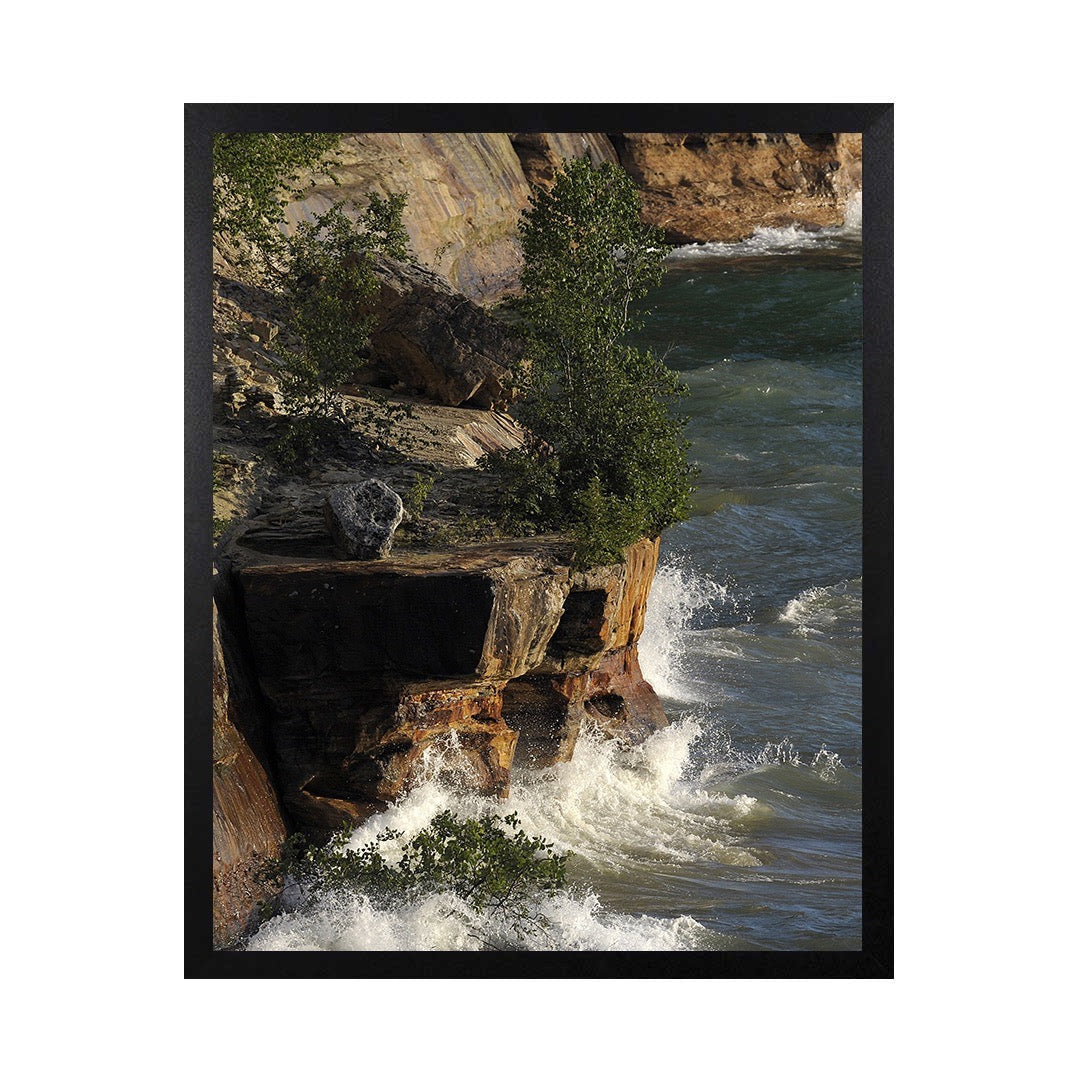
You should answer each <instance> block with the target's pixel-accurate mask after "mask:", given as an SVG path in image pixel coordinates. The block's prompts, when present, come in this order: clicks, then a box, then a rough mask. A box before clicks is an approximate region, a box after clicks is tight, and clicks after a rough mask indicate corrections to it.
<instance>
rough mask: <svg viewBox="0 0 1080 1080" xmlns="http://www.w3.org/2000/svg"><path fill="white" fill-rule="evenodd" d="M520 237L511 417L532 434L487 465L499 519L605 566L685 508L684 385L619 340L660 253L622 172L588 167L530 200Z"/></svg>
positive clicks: (574, 166) (636, 315)
mask: <svg viewBox="0 0 1080 1080" xmlns="http://www.w3.org/2000/svg"><path fill="white" fill-rule="evenodd" d="M518 231H519V235H520V238H521V243H522V249H523V251H524V255H525V266H524V270H523V271H522V276H521V280H522V286H523V290H524V294H523V296H522V298H521V300H520V302H519V304H518V309H519V311H520V313H521V314H522V316H523V319H524V326H525V329H526V334H527V336H528V339H529V345H530V348H529V353H528V363H527V365H526V366H524V367H523V370H522V372H521V380H522V384H523V389H524V397H523V401H522V403H521V405H520V407H519V412H520V416H521V419H522V420H523V422H524V423H525V424H526V426H527V427H528V428H529V430H530V431H531V432H532V439H531V441H530V443H529V444H528V445H527V446H526V447H525V448H524V449H522V450H520V451H516V452H514V453H511V454H507V455H499V456H492V457H491V458H490V459H489V462H488V464H489V467H490V468H491V469H493V470H494V471H495V472H497V473H498V474H499V475H500V477H501V478H502V481H503V487H504V491H505V493H506V516H507V519H508V521H509V522H510V523H512V524H516V525H517V526H518V527H520V528H526V529H542V528H556V529H568V530H570V531H572V532H573V533H574V535H575V537H576V559H577V561H578V563H579V564H582V565H594V564H596V563H601V562H611V561H615V560H616V559H618V558H620V557H621V554H622V550H623V549H624V548H625V546H626V545H627V544H630V543H632V542H633V541H635V540H637V539H639V538H640V537H642V536H647V535H655V534H657V533H659V532H660V531H661V530H662V529H664V528H666V527H667V526H668V525H671V524H673V523H675V522H676V521H680V520H682V519H684V518H685V517H686V515H687V513H688V510H689V496H690V490H691V488H690V480H691V477H692V475H693V469H692V468H691V466H690V465H689V464H688V462H687V458H686V450H687V446H688V444H687V442H686V440H685V438H684V437H683V434H682V432H683V426H684V423H685V421H684V420H683V419H681V418H680V417H679V416H677V415H676V414H675V413H674V412H673V410H672V405H673V403H674V402H675V400H676V399H677V398H678V397H679V396H680V395H681V394H683V393H684V392H685V388H684V387H683V386H682V385H681V383H680V382H679V379H678V377H677V376H676V374H675V373H674V372H673V371H671V370H670V369H669V368H668V367H667V366H666V365H665V364H664V363H663V362H662V361H661V360H659V359H657V358H656V357H654V356H653V355H652V354H651V353H650V352H648V351H646V352H642V351H640V350H638V349H636V348H634V347H632V346H630V345H629V344H627V343H626V338H627V336H628V335H629V334H631V333H632V332H633V331H634V330H636V329H638V328H640V325H641V320H642V318H643V316H644V314H645V313H644V312H643V311H642V310H640V307H639V306H638V305H637V302H638V301H640V300H641V299H642V298H643V297H644V296H645V295H646V294H647V292H648V291H649V289H650V288H651V287H653V286H655V285H656V284H658V283H659V281H660V279H661V277H662V275H663V260H664V257H665V256H666V254H667V253H668V251H669V250H670V248H668V247H666V246H665V244H664V242H663V237H662V235H661V234H660V232H659V231H658V230H656V229H655V228H653V227H651V226H648V225H645V224H644V223H643V222H642V221H641V218H640V211H639V204H638V196H637V192H636V190H635V189H634V186H633V183H632V182H631V180H630V178H629V177H628V176H627V175H626V173H625V172H624V171H623V170H622V169H620V168H619V167H618V166H617V165H614V164H612V163H610V162H604V163H603V164H601V165H600V166H598V167H594V166H592V165H591V164H590V163H589V161H588V160H586V159H579V160H576V161H568V162H565V163H564V164H563V166H562V168H561V169H559V170H558V171H557V172H556V174H555V180H554V184H553V185H552V187H551V188H550V190H547V191H540V192H538V193H536V194H535V195H533V196H532V198H531V200H530V207H529V209H527V210H526V211H525V212H524V213H523V215H522V219H521V222H520V225H519V230H518Z"/></svg>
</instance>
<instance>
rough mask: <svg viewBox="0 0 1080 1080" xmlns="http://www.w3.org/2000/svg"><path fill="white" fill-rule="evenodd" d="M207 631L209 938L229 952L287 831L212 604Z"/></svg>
mask: <svg viewBox="0 0 1080 1080" xmlns="http://www.w3.org/2000/svg"><path fill="white" fill-rule="evenodd" d="M213 627H214V640H213V702H214V705H213V709H214V714H213V739H214V749H213V754H214V761H213V769H214V775H213V785H212V791H213V821H214V849H213V858H214V869H213V887H214V907H213V920H214V930H213V936H214V942H215V944H217V945H227V944H229V943H231V942H233V941H235V940H236V939H237V938H238V937H239V936H240V935H241V934H242V933H243V932H244V931H245V930H246V929H247V928H248V926H249V924H250V921H251V918H252V914H253V912H254V911H255V909H256V907H257V905H258V904H259V902H260V901H264V900H270V899H271V898H272V897H273V895H274V890H272V889H271V888H269V887H268V886H267V885H265V884H264V883H261V882H260V881H259V879H258V870H259V868H260V866H261V863H262V860H263V859H271V858H275V857H276V856H277V855H278V853H279V851H280V849H281V844H282V842H283V841H284V839H285V836H286V830H285V823H284V820H283V819H282V816H281V808H280V806H279V805H278V799H277V794H276V792H275V790H274V786H273V784H272V782H271V780H270V778H269V776H268V774H267V769H266V767H265V765H264V764H263V761H265V759H266V754H267V747H266V744H265V739H266V729H265V722H264V717H263V716H262V715H261V712H260V710H261V705H260V702H259V700H258V698H257V696H256V695H255V694H254V693H253V692H252V688H251V687H250V686H249V685H248V682H247V679H246V676H245V665H244V663H243V661H242V660H241V659H240V657H239V644H238V643H237V642H236V640H235V639H234V637H233V635H232V633H231V632H230V631H229V629H228V628H227V627H225V626H223V625H222V621H221V618H220V615H219V613H218V610H217V605H216V604H215V605H214V612H213ZM256 748H257V749H258V751H259V752H260V753H259V754H257V753H256ZM260 756H262V758H263V760H260Z"/></svg>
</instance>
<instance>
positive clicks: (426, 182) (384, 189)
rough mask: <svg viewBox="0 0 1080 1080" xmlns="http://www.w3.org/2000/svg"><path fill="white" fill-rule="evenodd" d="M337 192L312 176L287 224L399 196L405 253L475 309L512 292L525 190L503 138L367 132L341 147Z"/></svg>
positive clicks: (518, 264) (352, 136)
mask: <svg viewBox="0 0 1080 1080" xmlns="http://www.w3.org/2000/svg"><path fill="white" fill-rule="evenodd" d="M339 160H340V164H339V165H338V166H337V167H336V168H335V170H334V175H335V176H336V178H337V180H338V184H337V185H334V184H332V183H330V182H328V181H326V179H325V178H320V177H316V178H315V180H316V183H315V185H314V186H313V187H311V188H310V189H309V190H308V193H307V195H306V197H305V198H304V199H302V200H300V201H297V202H295V203H293V204H292V205H290V206H289V207H288V208H287V210H286V218H287V219H288V221H289V222H290V224H292V225H295V224H296V223H297V222H300V221H303V220H305V219H310V218H311V217H312V216H313V215H314V214H318V213H322V212H323V211H324V210H326V209H327V208H328V207H330V206H331V205H332V204H333V203H335V202H339V201H341V200H342V199H346V200H350V199H351V200H354V201H356V202H358V203H359V204H360V205H361V206H363V205H365V204H366V203H367V199H368V196H369V194H370V193H371V192H377V193H378V194H380V195H390V194H396V193H405V194H406V195H408V204H407V205H406V207H405V211H404V213H403V215H402V221H403V223H404V225H405V228H406V229H407V230H408V233H409V239H410V240H411V242H412V248H413V251H414V252H415V253H416V255H417V257H418V258H419V259H420V261H421V262H422V263H423V264H424V265H425V266H429V267H432V268H433V269H435V270H437V271H438V272H439V273H440V274H443V275H445V277H447V278H448V279H449V281H450V282H451V283H452V284H453V285H454V287H455V288H457V289H458V290H460V291H461V292H462V293H464V294H465V295H466V296H468V297H470V298H471V299H473V300H479V301H487V300H491V299H495V298H497V297H499V296H501V295H503V294H504V293H506V292H507V291H508V290H511V289H513V288H515V287H516V284H517V275H518V273H519V271H520V269H521V249H520V246H519V245H518V241H517V235H516V227H517V218H518V214H519V213H520V212H521V211H522V210H523V209H524V208H525V206H526V205H527V203H528V198H529V185H528V182H527V181H526V180H525V176H524V174H523V173H522V171H521V164H520V162H519V161H518V156H517V154H516V153H515V152H514V148H513V146H512V145H511V143H510V136H509V135H507V134H505V133H501V132H466V133H462V132H392V133H391V132H374V133H372V132H368V133H361V134H349V135H346V136H345V137H344V139H343V140H342V148H341V154H340V158H339Z"/></svg>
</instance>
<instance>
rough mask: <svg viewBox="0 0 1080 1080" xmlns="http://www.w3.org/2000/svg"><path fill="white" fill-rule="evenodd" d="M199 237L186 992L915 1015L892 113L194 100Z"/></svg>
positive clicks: (190, 215) (191, 413) (189, 166)
mask: <svg viewBox="0 0 1080 1080" xmlns="http://www.w3.org/2000/svg"><path fill="white" fill-rule="evenodd" d="M419 127H424V128H425V129H430V128H435V129H438V130H434V131H432V130H425V131H418V130H415V129H417V128H419ZM686 129H694V130H692V131H691V130H686ZM185 195H186V230H187V231H186V237H187V249H186V250H187V263H186V273H187V276H186V334H187V336H186V353H187V370H186V372H185V387H186V393H187V416H188V425H187V439H188V442H187V466H188V468H187V489H186V496H187V507H186V511H187V512H186V522H187V527H188V534H187V548H186V582H187V589H186V598H187V610H186V615H187V628H186V630H187V682H186V706H187V709H186V711H187V725H188V727H187V733H186V762H185V769H186V792H185V797H186V810H187V832H186V846H187V851H186V875H187V896H186V928H187V930H186V940H187V975H188V977H196V978H215V977H263V976H269V977H293V976H304V977H312V976H333V977H341V976H349V975H355V976H357V977H391V976H392V977H449V976H453V977H491V976H497V977H504V978H505V977H514V978H532V977H544V978H552V977H560V978H589V977H658V978H674V977H694V978H704V977H716V978H741V977H762V976H775V977H859V978H891V977H892V970H893V969H892V963H893V961H892V956H893V950H892V790H893V787H892V783H893V780H892V540H891V537H892V106H891V105H888V104H876V105H867V104H863V105H835V104H834V105H652V106H649V105H626V106H611V105H606V106H599V105H597V106H589V105H576V106H555V105H499V106H496V105H487V106H484V105H472V106H454V105H428V106H403V105H189V106H187V107H186V187H185ZM418 952H422V953H424V954H425V957H424V960H423V963H422V964H418V963H417V960H416V958H415V957H414V956H412V955H410V954H413V953H418Z"/></svg>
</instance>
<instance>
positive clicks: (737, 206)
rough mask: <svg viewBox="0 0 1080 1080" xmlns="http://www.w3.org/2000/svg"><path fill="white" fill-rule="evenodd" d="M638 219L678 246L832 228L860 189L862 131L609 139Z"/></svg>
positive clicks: (724, 133)
mask: <svg viewBox="0 0 1080 1080" xmlns="http://www.w3.org/2000/svg"><path fill="white" fill-rule="evenodd" d="M612 142H613V144H614V147H615V150H616V152H617V153H618V156H619V161H620V163H621V164H622V166H623V168H624V169H626V171H627V172H628V173H629V174H630V176H631V178H632V179H633V180H634V182H635V184H637V186H638V189H639V190H640V192H641V202H642V216H643V217H644V218H645V220H646V221H648V222H649V223H650V224H653V225H656V226H658V227H659V228H661V229H663V230H664V232H665V234H666V235H667V237H668V239H669V240H670V241H671V242H673V243H677V244H687V243H699V242H702V241H710V240H742V239H744V238H745V237H747V236H749V235H750V234H751V233H752V232H753V231H754V230H755V229H757V228H762V227H769V226H783V225H792V224H796V223H799V224H804V225H839V224H840V223H841V222H843V220H844V208H845V206H846V204H847V200H848V198H849V196H850V195H851V194H852V193H853V192H854V191H858V190H860V189H861V188H862V135H861V134H858V133H842V132H823V133H819V134H802V135H798V134H793V133H784V132H759V131H743V132H719V133H712V134H708V133H706V134H695V133H690V134H685V133H684V134H629V135H615V136H613V137H612Z"/></svg>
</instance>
